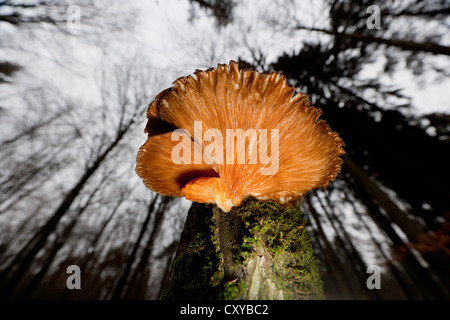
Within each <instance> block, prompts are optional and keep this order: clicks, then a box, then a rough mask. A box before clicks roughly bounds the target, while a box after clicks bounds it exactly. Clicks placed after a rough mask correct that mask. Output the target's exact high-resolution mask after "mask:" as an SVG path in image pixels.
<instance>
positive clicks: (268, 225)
mask: <svg viewBox="0 0 450 320" xmlns="http://www.w3.org/2000/svg"><path fill="white" fill-rule="evenodd" d="M230 214H236V215H239V216H240V217H241V218H242V219H243V220H244V223H245V226H246V228H247V230H248V232H247V233H246V234H245V235H244V237H243V241H242V245H241V250H240V251H239V252H238V253H236V254H235V255H234V257H235V261H236V264H238V265H244V266H245V265H247V264H248V262H249V261H250V259H255V256H258V255H259V254H261V253H258V249H259V250H264V249H267V250H268V251H269V252H270V255H271V257H272V261H273V262H272V265H273V268H272V270H273V272H274V274H275V275H276V279H277V283H276V284H275V286H276V287H283V288H284V287H286V288H289V290H285V292H293V294H292V295H291V296H289V297H287V296H286V295H285V296H284V297H283V298H285V299H286V298H288V299H290V298H292V299H293V298H295V299H298V298H305V299H306V298H313V299H322V298H324V295H323V289H322V286H323V284H322V281H321V277H320V272H319V268H318V261H317V258H316V257H315V256H314V253H313V248H312V244H311V241H310V239H309V236H308V234H307V233H306V229H305V222H304V219H303V214H302V212H301V210H300V208H299V207H287V206H281V205H278V204H276V203H273V202H261V201H258V200H256V199H253V198H248V199H246V200H245V201H244V202H243V204H242V205H241V206H240V207H238V208H236V209H235V210H233V211H232V212H231V213H230ZM261 248H263V249H261ZM249 285H250V284H249V283H247V287H248V286H249ZM243 286H244V285H243ZM244 287H245V286H244ZM241 289H242V288H241ZM241 291H242V290H241ZM273 294H275V293H273Z"/></svg>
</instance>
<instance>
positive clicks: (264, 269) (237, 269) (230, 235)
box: [160, 198, 324, 300]
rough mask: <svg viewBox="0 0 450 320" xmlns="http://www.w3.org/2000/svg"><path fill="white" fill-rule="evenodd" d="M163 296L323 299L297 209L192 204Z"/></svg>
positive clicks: (250, 203) (252, 203) (268, 205)
mask: <svg viewBox="0 0 450 320" xmlns="http://www.w3.org/2000/svg"><path fill="white" fill-rule="evenodd" d="M160 298H161V299H176V300H183V299H198V300H203V299H233V300H234V299H323V298H324V294H323V288H322V281H321V275H320V272H319V268H318V261H317V259H316V257H315V256H314V254H313V249H312V246H311V241H310V239H309V237H308V235H307V233H306V230H305V226H304V220H303V215H302V213H301V211H300V209H299V208H298V207H293V208H290V207H285V206H280V205H278V204H275V203H272V202H261V201H257V200H255V199H252V198H249V199H246V200H245V201H244V202H243V204H242V205H241V206H239V207H236V208H233V210H231V211H230V212H228V213H226V212H223V211H222V210H220V209H219V208H218V207H216V206H212V205H205V204H198V203H193V204H192V207H191V209H190V210H189V213H188V217H187V220H186V223H185V227H184V229H183V232H182V234H181V239H180V242H179V245H178V249H177V252H176V255H175V258H174V262H173V265H172V268H171V271H170V273H169V277H168V280H167V281H166V283H165V286H164V289H163V291H162V294H161V296H160Z"/></svg>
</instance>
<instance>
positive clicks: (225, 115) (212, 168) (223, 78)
mask: <svg viewBox="0 0 450 320" xmlns="http://www.w3.org/2000/svg"><path fill="white" fill-rule="evenodd" d="M194 75H195V76H187V77H183V78H179V79H177V80H176V81H175V82H174V83H173V87H172V88H169V89H166V90H164V91H163V92H161V93H160V94H159V95H158V96H157V97H156V98H155V100H154V101H153V102H152V103H151V104H150V106H149V109H148V111H147V117H148V119H149V120H148V123H147V127H146V132H147V133H148V140H147V142H146V143H145V144H144V145H143V146H142V147H141V148H140V150H139V152H138V156H137V166H136V172H137V174H138V175H139V176H140V177H141V178H142V179H143V181H144V184H145V185H146V186H147V187H148V188H149V189H151V190H153V191H155V192H158V193H161V194H163V195H169V196H174V197H181V196H184V197H186V199H188V200H192V201H197V202H207V203H215V204H217V205H218V206H219V207H220V208H221V209H222V210H224V211H229V210H230V209H231V208H232V207H233V206H236V205H239V204H240V202H241V201H242V199H243V198H244V197H245V196H247V195H252V196H255V197H256V198H258V199H261V200H272V201H276V202H279V203H285V202H290V201H293V200H296V199H298V198H300V197H302V196H303V195H304V194H305V193H306V192H308V191H310V190H312V189H315V188H319V187H326V186H327V185H328V184H329V183H330V181H334V180H335V179H336V176H337V174H338V173H339V171H340V169H341V164H342V160H341V159H340V158H339V156H340V155H342V154H344V151H343V149H342V147H343V145H344V144H343V142H342V140H341V139H340V138H339V136H338V134H337V133H335V132H332V131H331V129H330V128H329V127H328V125H327V124H326V122H325V121H323V120H320V121H318V118H319V116H320V114H321V111H320V109H317V108H314V107H310V106H309V104H310V103H309V99H308V96H307V95H305V94H303V93H297V94H294V91H295V88H293V87H291V86H289V85H288V84H287V83H286V79H285V77H284V76H283V75H281V74H279V73H275V72H272V73H270V74H261V73H259V72H257V71H254V70H239V68H238V64H237V63H236V62H234V61H231V62H230V64H229V65H220V64H219V65H218V66H217V68H215V69H213V68H212V69H208V70H206V71H200V70H197V71H196V72H195V73H194ZM199 125H200V127H199ZM176 129H178V130H176ZM199 129H200V131H199ZM199 133H200V134H199ZM180 141H184V142H185V144H184V146H185V145H186V143H188V144H189V148H188V149H187V148H184V149H183V152H181V153H183V154H181V153H180V154H178V155H179V156H180V157H184V160H186V161H184V163H179V164H177V163H175V162H177V161H174V159H173V154H174V150H175V151H176V152H179V150H180V149H182V146H181V145H180V144H181V142H180ZM205 141H207V142H206V143H205ZM264 148H266V150H264ZM212 150H213V152H212ZM176 152H175V153H176ZM184 153H186V154H184ZM189 154H190V155H189ZM199 155H200V158H198V156H199ZM196 157H197V158H196ZM199 159H200V160H199ZM188 160H189V161H188ZM178 162H179V161H178Z"/></svg>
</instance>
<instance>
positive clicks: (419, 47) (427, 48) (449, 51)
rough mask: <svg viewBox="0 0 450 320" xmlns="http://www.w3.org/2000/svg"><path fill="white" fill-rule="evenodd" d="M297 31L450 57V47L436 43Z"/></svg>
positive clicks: (357, 34)
mask: <svg viewBox="0 0 450 320" xmlns="http://www.w3.org/2000/svg"><path fill="white" fill-rule="evenodd" d="M296 29H298V30H308V31H316V32H321V33H326V34H329V35H333V36H335V37H339V38H343V39H351V40H355V41H362V42H366V43H379V44H385V45H388V46H392V47H397V48H400V49H402V50H408V51H422V52H428V53H433V54H443V55H446V56H450V47H448V46H442V45H439V44H436V43H430V42H424V43H420V42H414V41H405V40H398V39H385V38H380V37H375V36H372V35H366V34H362V33H357V32H355V33H345V32H338V31H332V30H326V29H320V28H310V27H304V26H297V27H296Z"/></svg>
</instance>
